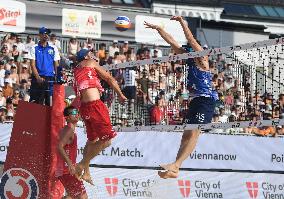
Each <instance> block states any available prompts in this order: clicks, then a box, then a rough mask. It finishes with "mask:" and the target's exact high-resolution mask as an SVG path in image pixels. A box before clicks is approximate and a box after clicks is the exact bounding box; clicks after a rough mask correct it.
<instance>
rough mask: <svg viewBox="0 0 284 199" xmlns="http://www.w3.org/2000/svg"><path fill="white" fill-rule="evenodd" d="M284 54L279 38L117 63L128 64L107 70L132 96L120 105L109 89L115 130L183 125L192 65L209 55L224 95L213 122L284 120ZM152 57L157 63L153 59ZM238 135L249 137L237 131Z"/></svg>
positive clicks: (215, 82) (105, 97)
mask: <svg viewBox="0 0 284 199" xmlns="http://www.w3.org/2000/svg"><path fill="white" fill-rule="evenodd" d="M283 48H284V47H283V38H278V39H273V40H266V41H261V42H253V43H248V44H243V45H238V46H232V47H224V48H214V49H204V51H202V52H191V53H184V54H179V55H176V54H170V55H169V56H164V57H156V56H158V55H159V49H154V50H153V51H150V50H148V49H147V48H145V49H140V51H138V53H137V55H136V56H137V59H138V60H137V61H129V60H131V57H128V55H127V54H126V56H124V57H114V60H113V62H114V63H115V62H117V60H124V61H126V62H125V63H118V64H112V65H104V67H105V68H106V69H107V70H109V71H110V72H111V73H112V75H113V76H114V77H115V79H116V80H117V82H118V83H119V85H120V87H121V89H122V90H123V91H124V93H125V94H126V95H127V97H128V102H127V103H125V104H123V105H121V104H119V103H118V99H117V97H116V95H115V94H114V92H113V91H112V90H111V89H110V88H108V87H106V92H105V93H104V94H103V96H102V99H103V100H104V102H105V103H106V104H107V105H108V107H109V109H110V114H111V120H112V122H113V125H115V126H122V127H127V126H128V127H132V128H133V126H146V127H145V129H151V128H148V127H147V126H149V125H183V120H184V116H185V114H186V112H187V109H188V104H189V101H190V99H191V98H190V96H189V92H188V89H187V81H188V79H187V66H186V60H187V59H188V58H197V57H202V56H205V55H208V57H209V66H210V71H211V72H212V82H213V86H214V88H215V90H216V91H217V92H218V95H219V100H218V101H217V105H216V109H215V115H214V118H213V121H212V122H215V123H218V122H236V123H235V125H236V126H238V125H239V124H242V123H240V122H244V121H256V120H271V119H276V120H277V119H281V118H283V101H284V99H283V93H284V54H283ZM149 56H152V57H156V58H151V59H148V58H149ZM127 60H128V61H127ZM280 121H281V120H280ZM244 124H249V123H244ZM281 125H282V123H281V122H280V123H279V125H277V126H279V128H278V129H280V126H281ZM138 128H140V129H141V127H137V128H136V129H138ZM152 128H154V127H152ZM187 128H190V127H187ZM280 131H281V130H280ZM280 131H279V132H280ZM238 132H241V133H242V132H244V131H243V130H241V131H239V130H238V131H235V133H238ZM281 132H282V131H281Z"/></svg>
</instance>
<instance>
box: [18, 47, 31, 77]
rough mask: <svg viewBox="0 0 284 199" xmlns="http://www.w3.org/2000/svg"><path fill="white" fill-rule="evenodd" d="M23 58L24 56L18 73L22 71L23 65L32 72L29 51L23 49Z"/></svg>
mask: <svg viewBox="0 0 284 199" xmlns="http://www.w3.org/2000/svg"><path fill="white" fill-rule="evenodd" d="M22 58H23V60H22V61H21V63H20V64H19V67H18V73H21V72H22V68H23V66H25V67H26V68H27V71H28V72H29V73H31V67H30V57H29V53H28V52H25V51H23V57H22Z"/></svg>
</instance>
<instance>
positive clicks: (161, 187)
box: [85, 168, 284, 199]
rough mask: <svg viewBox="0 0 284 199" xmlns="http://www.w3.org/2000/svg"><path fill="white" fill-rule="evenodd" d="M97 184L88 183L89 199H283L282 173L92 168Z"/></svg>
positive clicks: (283, 183)
mask: <svg viewBox="0 0 284 199" xmlns="http://www.w3.org/2000/svg"><path fill="white" fill-rule="evenodd" d="M91 174H92V178H93V179H94V183H95V186H91V185H89V184H86V183H85V186H86V189H87V194H88V196H89V198H90V199H95V198H100V199H105V198H114V199H124V198H131V199H135V198H137V199H144V198H145V199H146V198H154V199H182V198H190V199H193V198H203V199H204V198H224V199H276V198H277V199H282V198H284V179H283V175H281V174H264V173H233V172H205V171H181V172H180V176H179V178H177V179H167V180H164V179H160V178H159V177H158V175H157V171H154V170H144V169H115V168H109V169H106V168H91Z"/></svg>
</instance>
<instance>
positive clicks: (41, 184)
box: [0, 101, 50, 199]
mask: <svg viewBox="0 0 284 199" xmlns="http://www.w3.org/2000/svg"><path fill="white" fill-rule="evenodd" d="M27 110H28V111H27ZM38 113H40V117H39V114H38ZM49 128H50V107H48V106H42V105H38V104H35V103H28V102H24V101H20V102H19V105H18V108H17V115H16V117H15V121H14V126H13V133H12V136H11V139H9V140H10V143H9V144H10V145H9V146H10V147H9V149H8V153H7V157H6V160H5V164H4V171H3V172H4V173H3V176H2V178H1V183H0V198H1V199H10V198H34V199H36V198H48V195H49V193H48V189H47V187H48V177H49V164H50V158H49V153H50V149H49V147H48V146H49V145H50V142H49V135H50V134H49ZM1 133H2V132H1ZM6 133H7V132H6ZM1 137H2V135H1ZM1 145H2V144H1Z"/></svg>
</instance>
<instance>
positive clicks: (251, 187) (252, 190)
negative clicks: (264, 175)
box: [246, 182, 258, 199]
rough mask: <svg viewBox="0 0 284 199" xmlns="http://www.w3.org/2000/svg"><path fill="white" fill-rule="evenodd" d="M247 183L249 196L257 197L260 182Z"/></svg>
mask: <svg viewBox="0 0 284 199" xmlns="http://www.w3.org/2000/svg"><path fill="white" fill-rule="evenodd" d="M246 185H247V189H248V193H249V197H250V198H252V199H254V198H257V194H258V183H257V182H247V183H246Z"/></svg>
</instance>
